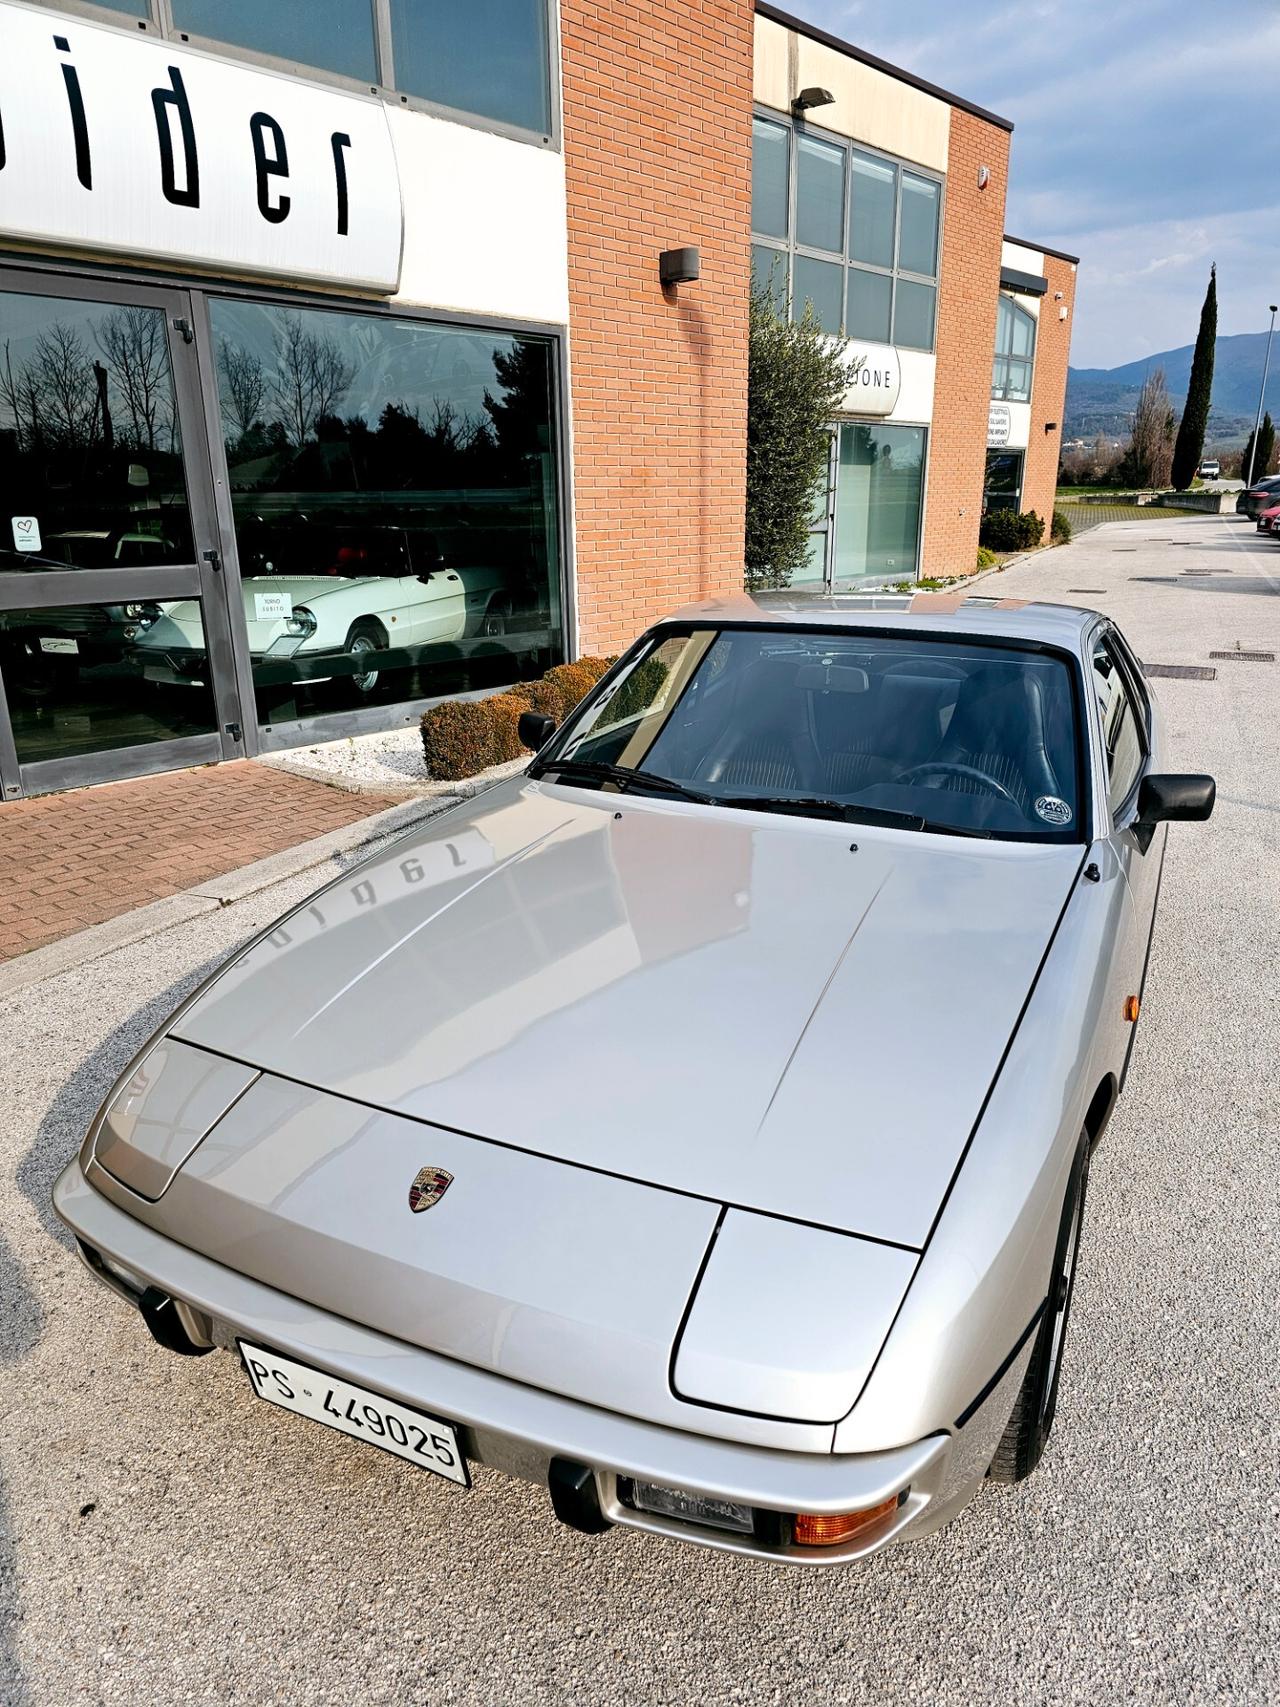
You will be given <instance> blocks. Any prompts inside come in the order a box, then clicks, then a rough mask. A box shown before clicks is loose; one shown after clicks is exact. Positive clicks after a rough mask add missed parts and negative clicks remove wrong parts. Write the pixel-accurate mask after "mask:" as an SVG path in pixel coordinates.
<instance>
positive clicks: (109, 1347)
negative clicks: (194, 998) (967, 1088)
mask: <svg viewBox="0 0 1280 1707" xmlns="http://www.w3.org/2000/svg"><path fill="white" fill-rule="evenodd" d="M1274 550H1275V548H1274V547H1272V546H1270V545H1269V544H1268V545H1259V544H1257V543H1256V542H1255V539H1254V536H1253V534H1252V532H1251V531H1249V530H1246V529H1245V528H1244V527H1243V526H1241V525H1238V524H1235V523H1234V522H1233V521H1231V520H1227V519H1221V520H1220V519H1218V518H1204V519H1191V520H1188V519H1185V518H1179V519H1177V520H1176V521H1171V520H1169V519H1167V518H1159V517H1154V518H1144V520H1143V521H1142V522H1141V523H1138V524H1129V525H1125V526H1120V527H1117V526H1103V527H1100V528H1097V529H1094V530H1092V531H1091V532H1090V533H1089V534H1088V535H1087V536H1086V537H1085V538H1084V539H1083V540H1081V541H1080V542H1078V543H1077V544H1074V545H1072V546H1069V547H1067V548H1065V549H1063V550H1059V551H1054V552H1052V553H1046V554H1045V556H1044V557H1043V559H1040V560H1036V561H1032V562H1029V563H1024V564H1022V565H1019V566H1018V567H1017V568H1015V569H1012V570H1009V571H1006V572H1005V573H1004V574H1002V575H998V576H995V577H992V578H990V579H988V580H987V581H985V582H984V583H983V586H982V589H981V590H982V591H983V592H984V593H988V594H991V593H999V594H1002V595H1003V594H1008V595H1009V596H1020V597H1025V596H1035V595H1040V596H1044V595H1061V596H1070V597H1072V598H1074V599H1075V600H1076V601H1077V602H1082V603H1092V604H1096V605H1099V606H1100V607H1102V608H1105V609H1107V610H1110V611H1113V612H1114V613H1115V614H1116V615H1117V617H1119V618H1120V620H1121V621H1122V622H1123V623H1124V625H1125V627H1126V629H1127V630H1128V631H1129V632H1130V634H1131V635H1132V637H1133V639H1134V641H1135V643H1136V645H1137V646H1138V648H1139V650H1140V651H1141V653H1142V654H1143V656H1144V657H1145V658H1146V659H1148V660H1149V661H1153V662H1155V661H1158V662H1183V663H1204V664H1208V662H1209V660H1208V658H1207V656H1206V654H1207V653H1208V652H1209V651H1210V650H1211V649H1218V648H1221V649H1228V648H1232V647H1234V646H1235V645H1236V644H1237V642H1239V643H1240V644H1241V645H1242V646H1244V647H1246V648H1249V647H1266V648H1267V649H1271V650H1274V651H1276V652H1278V653H1280V600H1277V599H1276V597H1275V594H1276V592H1277V591H1280V580H1277V578H1276V577H1277V572H1280V556H1275V555H1273V553H1274ZM1122 556H1123V562H1121V561H1120V559H1121V557H1122ZM1210 569H1213V570H1216V571H1218V573H1215V574H1212V575H1210V574H1207V573H1205V571H1208V570H1210ZM1076 587H1080V588H1104V589H1106V590H1105V591H1104V592H1103V593H1100V594H1098V593H1090V594H1087V595H1083V594H1078V593H1075V594H1068V593H1067V589H1069V588H1076ZM1158 686H1159V689H1160V694H1161V697H1162V699H1163V701H1164V704H1165V707H1166V710H1167V714H1168V720H1169V726H1170V732H1171V735H1172V742H1173V748H1174V752H1175V755H1176V759H1177V762H1178V763H1180V764H1181V765H1183V766H1185V767H1187V768H1204V769H1207V770H1211V771H1214V772H1216V774H1217V776H1218V778H1219V789H1220V792H1219V804H1218V810H1217V814H1216V816H1215V818H1214V819H1213V821H1212V822H1211V823H1210V824H1208V825H1186V826H1176V827H1175V828H1174V829H1173V831H1172V832H1171V835H1170V851H1169V856H1168V864H1167V868H1166V878H1165V884H1164V898H1163V906H1162V913H1161V921H1160V925H1159V928H1158V930H1157V934H1156V939H1155V950H1154V957H1153V961H1152V968H1151V979H1150V983H1149V986H1148V994H1147V1000H1146V1003H1145V1005H1144V1012H1143V1020H1142V1025H1141V1028H1140V1032H1139V1037H1138V1042H1137V1047H1136V1051H1135V1057H1134V1066H1133V1071H1132V1074H1131V1078H1130V1084H1129V1090H1128V1093H1127V1095H1126V1098H1125V1100H1124V1102H1123V1104H1122V1106H1121V1108H1120V1110H1119V1111H1118V1113H1117V1115H1116V1118H1115V1120H1114V1121H1113V1123H1112V1126H1111V1128H1110V1131H1109V1133H1108V1136H1107V1139H1106V1142H1105V1144H1104V1146H1103V1148H1102V1150H1101V1151H1100V1152H1099V1155H1098V1157H1097V1161H1096V1163H1095V1166H1094V1170H1093V1176H1092V1182H1091V1189H1090V1199H1089V1216H1088V1224H1087V1227H1086V1235H1085V1248H1084V1252H1083V1257H1082V1270H1081V1273H1080V1278H1079V1283H1078V1286H1077V1291H1076V1305H1075V1314H1074V1318H1073V1336H1072V1342H1071V1345H1070V1349H1069V1351H1068V1354H1067V1361H1066V1367H1065V1373H1064V1377H1063V1390H1062V1396H1061V1402H1060V1407H1059V1415H1058V1423H1057V1428H1056V1430H1055V1435H1054V1442H1053V1446H1052V1449H1051V1450H1050V1452H1049V1455H1048V1457H1047V1459H1046V1460H1045V1462H1044V1464H1043V1465H1042V1466H1041V1468H1040V1469H1039V1470H1038V1471H1037V1473H1036V1475H1035V1476H1034V1477H1033V1478H1032V1479H1031V1481H1030V1482H1028V1483H1027V1484H1025V1485H1024V1486H1023V1487H1021V1488H1014V1489H1009V1488H995V1487H991V1488H989V1489H988V1490H986V1491H985V1492H984V1493H983V1494H982V1496H981V1497H980V1498H979V1499H978V1501H977V1502H975V1504H974V1505H973V1506H971V1507H970V1508H969V1510H968V1511H966V1512H965V1513H964V1514H963V1515H962V1516H961V1517H960V1518H959V1519H958V1520H957V1521H956V1522H955V1523H954V1524H952V1525H951V1526H950V1527H949V1528H947V1529H946V1530H944V1531H943V1532H942V1533H941V1534H939V1535H937V1536H935V1537H932V1538H931V1539H929V1540H926V1541H923V1542H919V1543H916V1544H915V1545H913V1546H910V1547H902V1548H900V1549H899V1550H897V1551H896V1552H890V1553H888V1554H885V1555H882V1556H881V1557H880V1558H879V1559H877V1560H875V1561H873V1562H872V1563H871V1564H870V1565H868V1566H866V1567H863V1568H855V1569H852V1570H848V1571H838V1572H812V1573H810V1572H796V1571H788V1570H785V1569H782V1568H778V1567H771V1566H765V1565H760V1564H755V1563H751V1562H748V1561H743V1560H735V1559H732V1558H726V1557H721V1556H718V1555H713V1554H706V1553H702V1552H698V1551H694V1550H691V1549H683V1548H680V1547H679V1546H677V1545H675V1544H673V1543H669V1542H663V1541H655V1540H653V1539H651V1538H645V1537H643V1536H640V1535H638V1534H634V1533H627V1532H622V1531H619V1532H615V1533H613V1534H611V1535H608V1536H605V1537H603V1538H600V1539H594V1540H593V1539H588V1538H586V1537H583V1536H579V1535H576V1534H573V1533H571V1532H570V1531H568V1530H565V1529H562V1528H560V1527H558V1526H557V1525H556V1524H555V1523H554V1522H553V1521H552V1519H551V1516H550V1512H549V1509H548V1505H547V1500H546V1496H545V1494H543V1493H541V1492H540V1491H539V1490H538V1489H535V1488H530V1487H527V1486H524V1485H522V1484H519V1483H515V1482H508V1481H506V1480H505V1479H503V1478H501V1477H498V1476H496V1475H494V1474H492V1473H490V1472H487V1471H481V1472H480V1473H479V1474H478V1476H477V1479H476V1487H475V1489H474V1491H473V1492H472V1493H470V1494H463V1493H459V1492H458V1491H457V1490H454V1489H452V1488H451V1487H449V1486H447V1485H445V1484H443V1483H437V1482H434V1481H432V1480H430V1479H428V1478H427V1477H425V1476H423V1475H421V1474H420V1473H418V1472H415V1471H413V1470H412V1469H410V1468H409V1467H408V1466H406V1465H402V1464H400V1463H398V1462H397V1461H396V1460H394V1459H392V1458H390V1457H388V1456H387V1455H386V1454H383V1453H377V1452H366V1451H365V1450H364V1449H363V1448H361V1447H360V1446H358V1445H356V1444H355V1443H351V1442H347V1441H345V1440H343V1439H341V1438H339V1437H337V1436H335V1435H330V1434H328V1433H327V1432H325V1431H322V1430H320V1429H318V1428H316V1427H314V1426H313V1425H312V1424H310V1423H307V1422H305V1421H303V1420H301V1419H298V1418H293V1417H290V1416H288V1415H286V1414H285V1413H283V1412H278V1411H274V1410H271V1409H269V1408H268V1407H266V1406H264V1405H262V1404H260V1403H258V1402H256V1401H254V1400H253V1399H252V1398H251V1397H250V1395H249V1392H248V1390H247V1387H246V1385H245V1381H244V1378H243V1376H242V1374H241V1373H240V1371H239V1369H238V1368H237V1366H236V1365H235V1363H234V1362H233V1361H232V1360H231V1359H230V1358H229V1357H210V1358H204V1359H192V1360H180V1359H178V1358H174V1357H170V1356H167V1355H165V1354H164V1353H162V1352H160V1351H159V1350H158V1349H157V1348H155V1347H154V1346H153V1345H152V1344H151V1342H150V1340H149V1339H148V1338H147V1337H146V1335H145V1332H144V1330H143V1329H142V1326H141V1324H140V1323H139V1322H137V1321H136V1319H134V1318H133V1317H132V1316H131V1315H130V1314H129V1313H128V1312H126V1311H125V1310H123V1309H122V1308H119V1307H117V1306H116V1305H115V1304H114V1303H112V1302H111V1301H110V1300H109V1299H107V1298H106V1297H105V1295H101V1294H99V1293H98V1292H97V1290H96V1289H95V1288H94V1287H93V1286H92V1284H91V1283H90V1281H89V1280H88V1278H87V1277H86V1276H85V1275H84V1274H83V1273H82V1272H81V1270H80V1269H79V1267H78V1265H77V1263H76V1261H75V1259H74V1258H73V1256H72V1254H71V1252H70V1251H69V1250H68V1248H67V1243H66V1239H65V1237H64V1236H63V1235H62V1234H61V1233H60V1231H59V1229H58V1228H57V1227H56V1225H55V1223H54V1221H53V1218H52V1214H51V1211H50V1209H49V1201H48V1194H49V1187H50V1184H51V1182H52V1180H53V1178H54V1175H55V1173H56V1172H57V1171H58V1169H59V1168H60V1167H61V1165H62V1163H63V1162H64V1161H65V1159H66V1158H67V1157H68V1156H69V1155H71V1153H72V1152H73V1150H74V1149H75V1147H76V1144H77V1142H78V1140H79V1138H80V1135H81V1133H82V1132H83V1129H84V1126H85V1124H86V1122H87V1121H88V1119H89V1117H90V1115H91V1113H92V1110H93V1108H94V1106H95V1105H96V1103H97V1102H98V1100H99V1099H100V1097H101V1096H102V1094H103V1093H104V1091H105V1090H106V1088H107V1086H108V1085H109V1083H110V1081H111V1079H112V1077H113V1075H114V1074H115V1073H116V1071H117V1070H118V1069H119V1068H120V1067H121V1066H122V1065H123V1063H124V1061H125V1059H126V1058H127V1056H128V1055H129V1054H130V1052H131V1051H132V1049H133V1048H134V1047H135V1045H136V1044H137V1043H138V1041H139V1040H141V1039H142V1037H143V1036H144V1034H146V1033H147V1032H148V1031H149V1030H150V1029H151V1028H152V1026H153V1025H154V1024H155V1023H157V1022H158V1021H159V1020H160V1019H161V1018H162V1017H163V1014H164V1013H165V1011H166V1010H167V1009H168V1008H169V1007H171V1006H172V1004H173V1003H174V1002H175V1001H176V1000H177V999H178V997H180V996H181V995H182V993H183V992H184V991H185V990H186V989H187V988H188V987H189V986H190V985H191V983H192V981H193V980H194V979H196V978H198V977H199V976H201V975H202V974H203V973H204V972H205V971H207V970H208V968H209V967H211V966H212V965H213V964H214V963H215V962H216V961H217V960H218V959H219V957H221V956H222V955H224V954H226V953H227V952H228V951H229V950H230V949H232V948H233V947H234V946H236V944H238V943H239V942H240V941H242V940H243V939H244V937H245V936H246V935H248V934H249V933H250V932H252V931H253V930H254V929H256V928H257V927H258V926H259V925H260V924H261V923H262V922H263V921H264V920H265V919H267V918H268V917H269V916H270V915H272V914H273V913H275V912H277V911H278V910H279V909H280V908H281V907H283V906H284V905H285V904H286V903H288V902H290V901H291V900H292V899H293V898H294V895H295V894H296V892H297V891H298V890H299V889H301V888H303V887H310V886H312V885H313V884H314V881H315V874H314V873H312V874H310V875H309V876H308V877H307V878H305V879H295V880H293V882H291V883H287V884H284V885H282V886H281V887H280V888H279V889H278V890H275V891H272V892H266V893H261V894H258V895H256V896H254V897H253V898H251V899H250V900H249V901H246V902H243V903H239V904H236V905H233V906H229V907H226V908H224V909H223V910H222V911H220V912H218V913H216V914H209V915H205V916H203V917H201V918H200V919H198V920H196V921H195V922H194V923H192V924H190V925H188V926H184V927H182V928H180V929H176V930H174V931H171V932H169V933H167V934H166V935H164V936H162V937H157V938H153V939H152V940H151V941H149V942H147V943H144V944H138V945H135V946H133V947H132V948H129V949H126V950H122V951H121V952H119V953H118V954H114V955H112V956H110V957H108V958H106V959H104V960H101V961H98V962H96V963H95V964H94V966H93V974H94V976H93V980H92V989H91V992H89V991H87V990H86V988H85V983H86V980H85V978H84V976H83V975H82V974H81V975H76V974H67V975H65V976H62V977H59V978H56V979H52V980H50V981H48V982H46V983H44V984H41V985H38V986H33V987H30V988H28V989H26V990H24V991H22V992H20V993H19V994H18V995H17V996H15V997H14V998H12V1000H11V1001H10V1002H9V1003H8V1004H7V1006H6V1007H4V1008H0V1092H2V1093H3V1095H4V1099H5V1102H4V1106H5V1109H6V1115H7V1118H6V1120H5V1122H4V1124H3V1128H0V1192H3V1196H4V1201H3V1210H2V1211H0V1229H3V1232H2V1234H0V1371H3V1374H2V1376H0V1415H2V1416H3V1424H4V1426H3V1428H2V1429H0V1569H3V1570H7V1571H8V1572H9V1573H10V1574H9V1576H8V1577H7V1580H6V1581H4V1582H3V1583H0V1587H2V1588H4V1589H5V1590H7V1594H6V1596H5V1598H3V1599H2V1600H0V1700H2V1701H3V1702H5V1703H6V1704H18V1703H27V1702H33V1703H42V1704H43V1703H61V1702H64V1701H67V1702H70V1701H81V1700H87V1701H103V1702H145V1703H152V1702H154V1703H171V1702H179V1701H201V1702H203V1701H210V1702H213V1701H216V1702H234V1703H239V1702H245V1703H248V1702H252V1703H258V1702H273V1701H288V1702H291V1703H292V1702H299V1703H302V1702H308V1703H309V1702H316V1703H330V1702H335V1701H357V1702H379V1703H381V1702H386V1703H403V1702H422V1703H431V1704H432V1707H436V1704H440V1703H449V1702H466V1703H495V1704H497V1703H503V1704H504V1707H505V1704H507V1703H543V1702H546V1703H561V1702H570V1701H572V1702H575V1703H576V1702H581V1701H590V1702H597V1701H599V1702H661V1703H685V1702H695V1701H696V1702H708V1703H721V1702H726V1703H727V1702H741V1701H750V1702H781V1701H787V1702H791V1701H797V1700H802V1701H848V1702H859V1703H864V1702H875V1703H880V1702H884V1703H889V1702H894V1703H904V1702H911V1703H922V1704H928V1707H937V1704H942V1703H956V1704H960V1703H964V1704H971V1703H979V1702H991V1703H1008V1702H1028V1703H1030V1702H1045V1703H1050V1702H1052V1703H1058V1702H1064V1701H1080V1702H1089V1703H1097V1702H1120V1701H1125V1702H1140V1703H1152V1704H1160V1707H1164V1704H1165V1703H1168V1702H1173V1701H1176V1702H1179V1703H1183V1702H1202V1701H1203V1702H1208V1701H1215V1702H1220V1701H1233V1702H1241V1703H1251V1704H1252V1703H1263V1702H1272V1701H1280V1678H1278V1669H1277V1656H1278V1654H1280V1493H1278V1483H1277V1474H1276V1464H1277V1460H1278V1458H1280V1435H1278V1431H1277V1425H1276V1409H1275V1406H1276V1359H1275V1344H1276V1298H1277V1295H1278V1293H1280V1263H1278V1261H1277V1250H1278V1249H1280V1240H1278V1238H1277V1221H1278V1220H1280V1191H1278V1189H1277V1184H1278V1177H1277V1176H1278V1171H1280V1170H1278V1168H1277V1133H1278V1132H1280V1082H1278V1077H1277V1071H1276V1067H1275V1062H1276V1060H1277V1057H1278V1055H1280V1003H1277V1001H1276V994H1277V991H1278V990H1280V956H1278V950H1277V930H1276V917H1277V908H1276V894H1277V889H1278V880H1280V857H1278V856H1280V810H1278V807H1280V764H1278V761H1277V746H1276V739H1275V730H1276V727H1277V724H1278V723H1280V665H1264V664H1245V663H1231V662H1228V663H1225V664H1221V665H1219V666H1218V675H1217V679H1216V680H1215V681H1213V682H1208V683H1204V682H1185V681H1166V682H1161V683H1159V684H1158Z"/></svg>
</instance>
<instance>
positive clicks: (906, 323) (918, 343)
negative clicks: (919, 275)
mask: <svg viewBox="0 0 1280 1707" xmlns="http://www.w3.org/2000/svg"><path fill="white" fill-rule="evenodd" d="M937 294H938V292H937V288H936V287H935V286H934V285H922V284H916V283H915V282H914V280H912V279H899V280H898V286H897V294H896V297H895V302H894V309H893V341H894V343H895V344H903V345H905V346H906V348H907V349H909V350H931V349H932V348H933V308H934V299H935V298H936V296H937Z"/></svg>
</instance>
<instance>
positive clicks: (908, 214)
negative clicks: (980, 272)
mask: <svg viewBox="0 0 1280 1707" xmlns="http://www.w3.org/2000/svg"><path fill="white" fill-rule="evenodd" d="M941 200H942V191H941V189H940V188H939V186H938V185H937V184H936V183H934V181H933V180H932V179H931V178H917V177H916V176H915V174H914V173H912V172H904V173H903V174H902V230H901V232H900V234H899V237H898V265H899V266H900V267H901V268H902V269H903V271H904V272H908V273H923V274H924V275H925V277H926V278H933V277H934V276H935V275H936V273H937V271H938V208H939V205H940V204H941Z"/></svg>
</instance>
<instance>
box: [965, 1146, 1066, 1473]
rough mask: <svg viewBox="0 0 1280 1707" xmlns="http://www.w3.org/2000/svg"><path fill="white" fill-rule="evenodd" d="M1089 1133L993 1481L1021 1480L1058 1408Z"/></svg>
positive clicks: (1043, 1442) (1031, 1467)
mask: <svg viewBox="0 0 1280 1707" xmlns="http://www.w3.org/2000/svg"><path fill="white" fill-rule="evenodd" d="M1089 1151H1090V1144H1089V1134H1088V1133H1087V1132H1082V1133H1081V1135H1080V1143H1079V1146H1078V1148H1077V1150H1076V1156H1075V1161H1074V1162H1073V1163H1072V1165H1071V1178H1070V1179H1069V1180H1068V1182H1067V1195H1066V1197H1065V1199H1064V1200H1063V1205H1062V1221H1061V1223H1060V1225H1059V1228H1058V1242H1057V1245H1056V1246H1055V1248H1054V1253H1053V1269H1052V1271H1051V1273H1050V1277H1049V1296H1048V1298H1047V1300H1046V1302H1045V1308H1044V1314H1043V1316H1041V1318H1040V1323H1039V1326H1038V1327H1037V1329H1036V1341H1035V1349H1034V1351H1033V1352H1032V1353H1031V1362H1030V1363H1029V1364H1028V1365H1027V1373H1026V1375H1025V1376H1024V1377H1023V1380H1022V1386H1021V1387H1020V1388H1019V1390H1018V1397H1017V1400H1016V1402H1015V1404H1014V1407H1013V1411H1012V1413H1011V1414H1010V1417H1009V1421H1008V1423H1007V1425H1006V1427H1005V1431H1004V1435H1003V1438H1002V1439H1001V1441H1000V1444H999V1446H998V1447H997V1448H996V1455H995V1457H994V1458H993V1459H992V1460H991V1466H990V1468H989V1469H988V1471H987V1475H988V1476H989V1477H990V1478H991V1480H992V1481H993V1482H1021V1481H1022V1480H1023V1479H1024V1478H1025V1477H1027V1476H1029V1475H1030V1474H1031V1472H1032V1471H1033V1470H1034V1469H1035V1467H1036V1465H1037V1464H1038V1463H1039V1462H1040V1460H1041V1459H1042V1458H1043V1457H1044V1449H1045V1447H1046V1446H1047V1445H1048V1443H1049V1432H1050V1430H1051V1429H1052V1428H1053V1418H1054V1413H1055V1412H1056V1410H1057V1408H1058V1379H1059V1377H1060V1376H1061V1374H1062V1352H1063V1347H1064V1346H1065V1344H1066V1338H1067V1321H1068V1318H1069V1317H1070V1315H1071V1298H1072V1294H1073V1293H1074V1291H1075V1284H1076V1258H1077V1257H1078V1255H1079V1252H1080V1229H1081V1227H1082V1225H1083V1223H1084V1199H1085V1189H1086V1187H1087V1185H1088V1182H1089Z"/></svg>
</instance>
